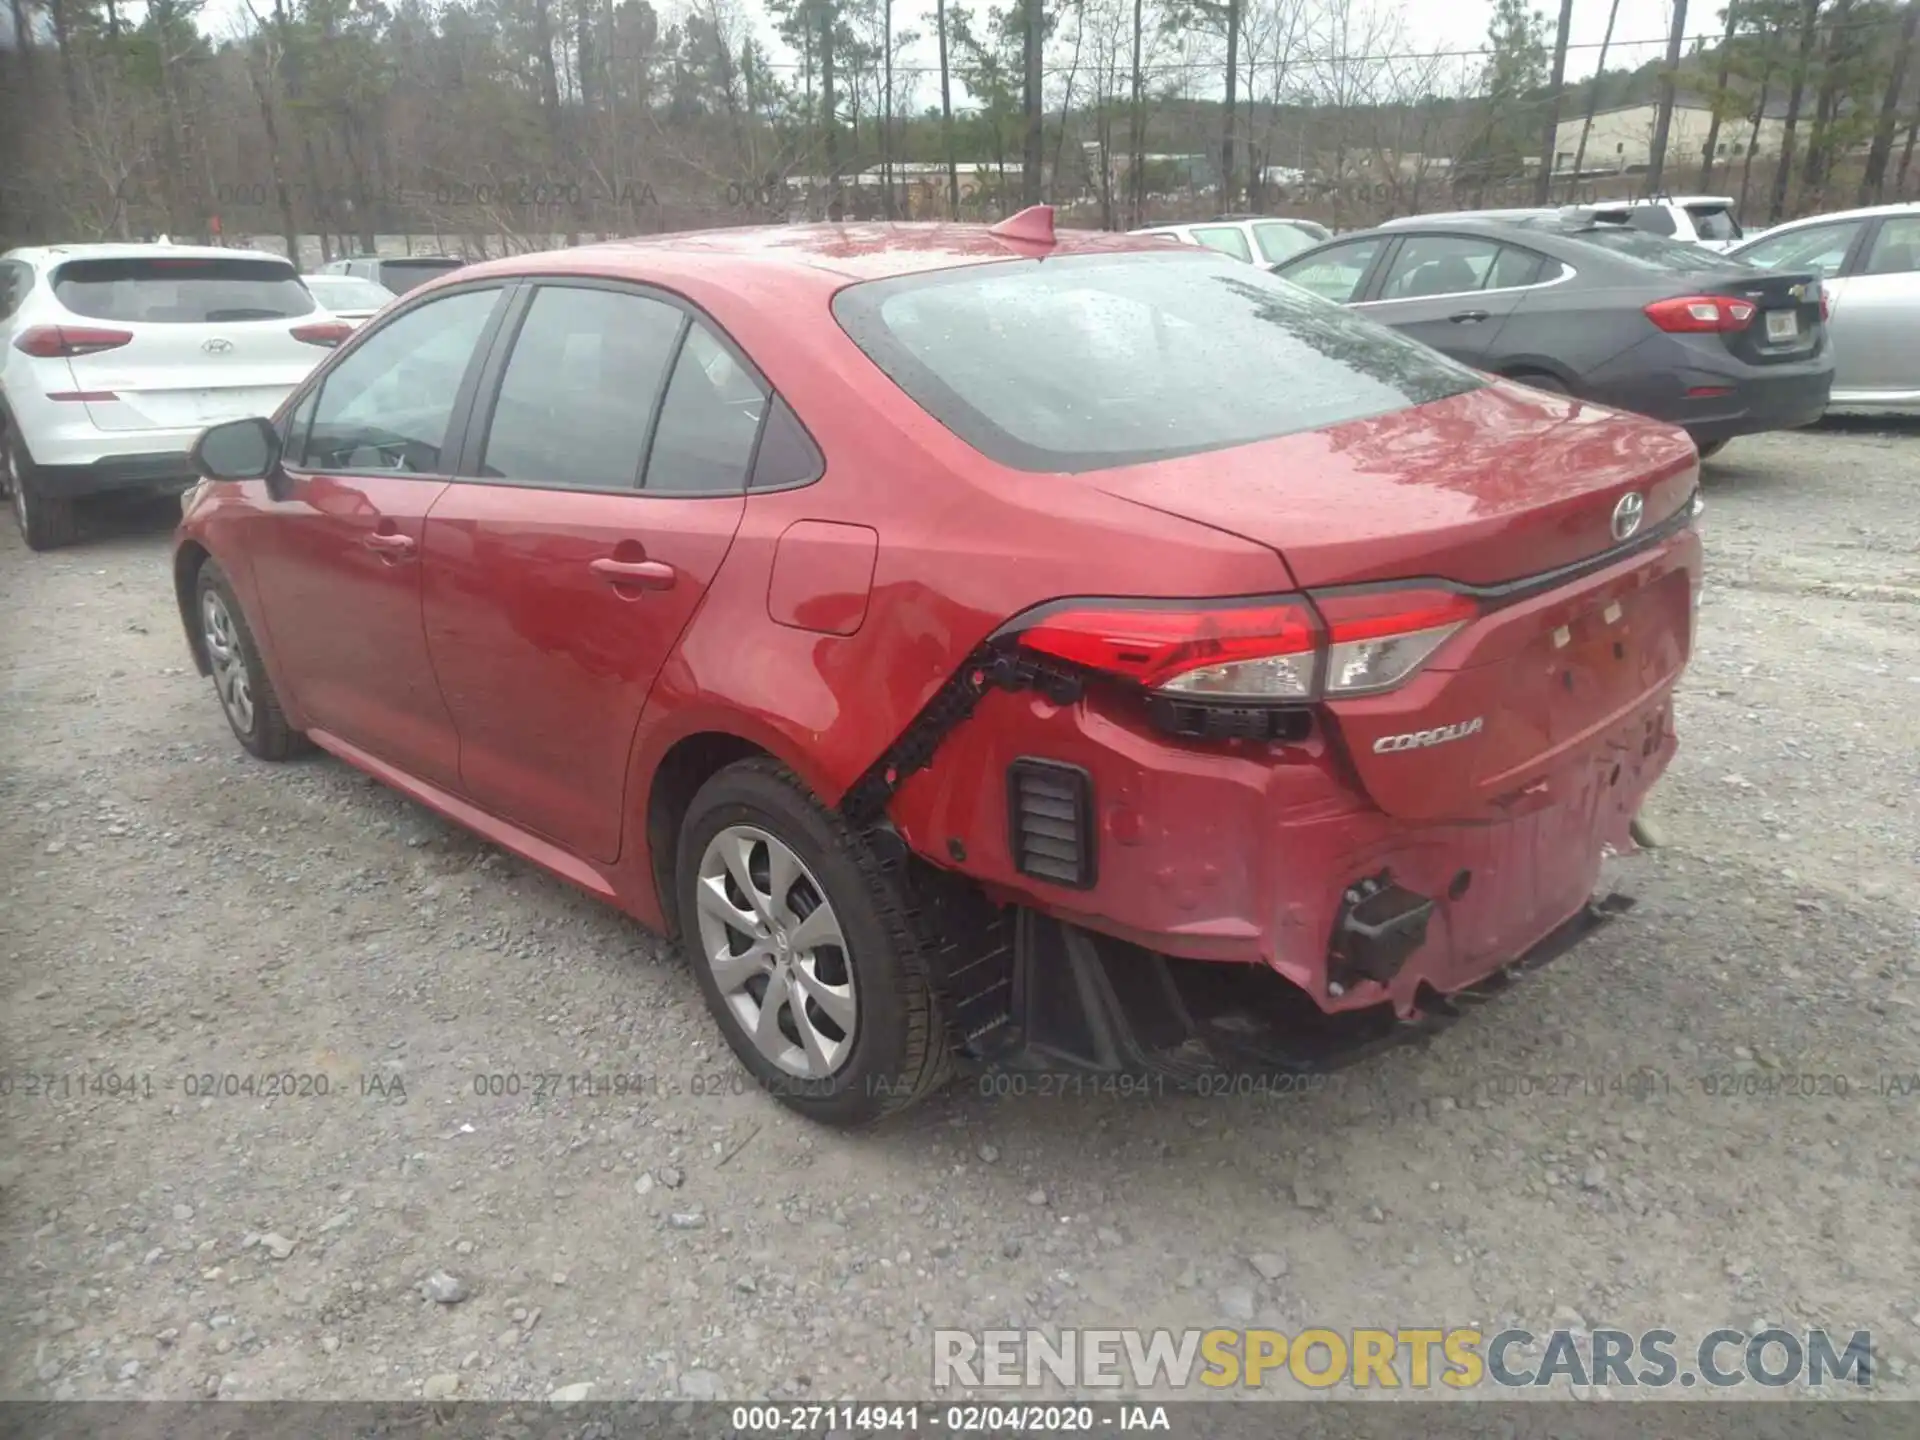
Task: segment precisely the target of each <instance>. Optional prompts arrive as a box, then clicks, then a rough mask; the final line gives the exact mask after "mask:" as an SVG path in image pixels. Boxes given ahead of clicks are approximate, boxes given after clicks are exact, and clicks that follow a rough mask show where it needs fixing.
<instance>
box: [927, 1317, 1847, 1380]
mask: <svg viewBox="0 0 1920 1440" xmlns="http://www.w3.org/2000/svg"><path fill="white" fill-rule="evenodd" d="M933 1383H934V1385H935V1386H936V1387H937V1388H945V1387H948V1386H960V1387H963V1388H966V1389H969V1390H972V1389H995V1388H1006V1389H1021V1388H1027V1387H1038V1386H1045V1385H1048V1384H1054V1385H1065V1386H1069V1387H1073V1388H1084V1389H1096V1390H1097V1389H1103V1388H1114V1389H1121V1388H1130V1389H1134V1390H1150V1389H1157V1388H1171V1389H1175V1390H1181V1389H1186V1388H1188V1387H1191V1386H1196V1385H1197V1386H1203V1387H1206V1388H1207V1389H1209V1390H1214V1391H1218V1390H1223V1389H1258V1388H1260V1387H1262V1386H1276V1385H1284V1384H1289V1383H1291V1384H1297V1385H1302V1386H1305V1387H1307V1388H1309V1389H1315V1390H1325V1389H1330V1388H1333V1387H1335V1386H1346V1387H1349V1388H1351V1389H1355V1390H1397V1389H1403V1388H1405V1389H1414V1390H1424V1389H1429V1388H1432V1387H1434V1386H1436V1385H1440V1386H1445V1387H1447V1388H1448V1389H1451V1390H1471V1389H1475V1388H1480V1387H1486V1386H1493V1387H1498V1388H1501V1389H1523V1388H1524V1389H1532V1388H1536V1387H1542V1386H1553V1385H1560V1384H1567V1385H1583V1386H1589V1385H1590V1386H1606V1387H1609V1388H1622V1389H1627V1388H1635V1389H1638V1388H1649V1389H1665V1388H1669V1387H1674V1388H1681V1389H1697V1388H1699V1387H1705V1388H1706V1389H1707V1390H1709V1391H1712V1390H1725V1389H1729V1388H1732V1387H1735V1386H1762V1387H1765V1388H1768V1389H1782V1388H1786V1387H1792V1386H1800V1387H1804V1388H1815V1387H1823V1386H1829V1385H1848V1386H1853V1387H1857V1388H1859V1389H1867V1388H1870V1387H1871V1386H1872V1384H1873V1340H1872V1336H1871V1334H1870V1333H1869V1332H1868V1331H1865V1330H1856V1331H1853V1332H1852V1333H1851V1334H1849V1335H1846V1336H1845V1337H1844V1339H1842V1338H1839V1337H1837V1336H1836V1335H1835V1334H1833V1333H1832V1332H1829V1331H1826V1330H1817V1329H1816V1330H1807V1331H1804V1332H1798V1331H1792V1330H1784V1329H1773V1330H1761V1331H1758V1332H1751V1333H1750V1332H1748V1331H1744V1330H1711V1331H1708V1332H1707V1333H1706V1334H1705V1335H1702V1336H1700V1337H1699V1339H1697V1340H1695V1341H1691V1342H1689V1341H1683V1340H1682V1339H1681V1337H1680V1336H1679V1335H1678V1334H1677V1333H1676V1332H1674V1331H1672V1330H1646V1331H1641V1332H1639V1333H1637V1334H1636V1333H1634V1332H1632V1331H1627V1330H1613V1329H1604V1328H1603V1329H1596V1330H1593V1331H1591V1332H1587V1331H1581V1330H1553V1331H1550V1332H1548V1333H1546V1334H1544V1335H1536V1334H1535V1333H1534V1332H1533V1331H1531V1330H1519V1329H1509V1330H1500V1331H1496V1332H1494V1333H1493V1334H1492V1335H1491V1336H1489V1335H1488V1334H1486V1333H1485V1332H1484V1331H1481V1330H1477V1329H1473V1328H1471V1327H1464V1326H1456V1327H1452V1328H1446V1329H1442V1328H1439V1327H1433V1328H1402V1329H1393V1330H1387V1329H1355V1330H1346V1331H1341V1330H1332V1329H1321V1328H1309V1329H1304V1330H1300V1331H1297V1332H1295V1333H1293V1334H1291V1335H1289V1334H1287V1333H1286V1332H1285V1331H1281V1330H1226V1329H1219V1330H1186V1331H1179V1332H1175V1331H1171V1330H1153V1331H1142V1330H1092V1329H1083V1330H1059V1331H1051V1332H1050V1331H1041V1330H984V1331H967V1330H936V1331H934V1332H933Z"/></svg>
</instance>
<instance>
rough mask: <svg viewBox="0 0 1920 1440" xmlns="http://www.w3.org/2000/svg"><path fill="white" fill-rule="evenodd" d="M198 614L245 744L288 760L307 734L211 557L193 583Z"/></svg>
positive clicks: (217, 689) (230, 716)
mask: <svg viewBox="0 0 1920 1440" xmlns="http://www.w3.org/2000/svg"><path fill="white" fill-rule="evenodd" d="M194 614H195V615H196V616H198V617H199V622H200V644H201V646H202V648H203V649H205V651H206V653H207V664H208V666H209V667H210V668H211V669H212V671H213V689H214V693H215V694H216V695H218V696H219V697H220V709H221V712H222V713H223V714H225V715H226V717H227V724H228V725H229V726H230V727H231V728H232V730H233V733H234V737H235V738H236V739H237V740H239V742H240V744H241V747H242V748H243V749H245V750H246V752H247V753H248V754H249V755H255V756H258V757H259V758H260V759H262V760H285V759H287V758H289V757H290V756H292V755H293V754H295V753H296V752H297V751H298V750H299V749H300V748H301V742H302V741H303V740H304V739H305V737H304V736H302V735H301V734H300V732H299V731H298V730H295V729H294V728H293V727H292V726H291V725H289V724H288V723H287V717H286V714H285V712H284V711H282V710H281V708H280V697H279V696H278V695H276V694H275V693H274V689H273V681H271V680H270V679H268V678H267V670H266V666H265V665H264V664H262V663H261V660H260V647H259V645H258V644H256V643H255V641H254V638H253V631H252V630H250V629H248V628H247V618H246V616H245V615H244V614H243V613H242V612H241V609H240V601H239V599H238V598H237V597H236V596H235V595H234V593H233V586H232V585H231V584H229V583H228V581H227V577H226V574H225V573H224V572H223V571H222V570H221V569H220V566H219V565H218V563H216V562H215V561H213V560H208V561H206V562H205V563H204V564H202V565H201V567H200V575H199V578H198V579H197V580H196V582H195V584H194Z"/></svg>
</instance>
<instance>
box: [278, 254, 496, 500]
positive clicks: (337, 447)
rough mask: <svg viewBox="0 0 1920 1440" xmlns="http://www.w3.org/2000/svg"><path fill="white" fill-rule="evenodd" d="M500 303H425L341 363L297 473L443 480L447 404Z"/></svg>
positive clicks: (474, 298)
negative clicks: (387, 474)
mask: <svg viewBox="0 0 1920 1440" xmlns="http://www.w3.org/2000/svg"><path fill="white" fill-rule="evenodd" d="M303 293H304V292H303ZM499 298H500V292H499V291H498V290H491V289H490V290H468V291H465V292H463V293H461V294H458V295H448V296H445V297H444V298H442V299H438V300H433V301H430V302H428V303H427V304H425V305H422V306H420V307H419V308H418V309H417V310H410V311H408V312H407V313H406V314H404V315H398V316H395V317H394V318H393V319H392V320H391V321H389V322H388V323H386V324H384V325H381V326H380V328H379V329H378V330H377V331H375V332H374V333H373V334H371V335H369V336H367V338H366V340H365V341H364V342H362V343H361V344H359V345H357V346H355V347H354V349H353V350H352V351H351V352H349V353H348V354H347V355H345V356H344V357H342V359H341V361H340V363H339V365H338V366H336V367H335V368H334V369H333V370H331V371H329V372H328V373H327V376H326V378H325V379H324V380H323V381H322V382H321V385H320V399H319V401H318V403H317V404H316V405H315V406H314V411H313V424H312V426H311V427H310V429H309V430H308V432H307V440H306V445H305V446H304V448H303V451H302V461H301V463H302V464H303V466H304V467H305V468H307V469H310V470H338V471H362V472H364V471H374V472H378V471H400V472H404V473H407V474H418V475H439V474H444V473H446V463H447V457H446V456H445V455H444V454H443V449H444V447H445V445H446V443H447V425H448V422H449V421H450V420H451V419H452V416H453V405H454V401H455V399H456V398H457V397H458V396H459V393H460V382H461V381H462V380H463V379H465V378H466V373H467V367H468V366H469V365H470V364H472V362H473V352H474V347H475V346H477V345H478V344H479V343H480V337H481V335H482V334H483V333H484V332H485V331H486V327H487V321H488V319H489V318H490V317H491V316H492V314H493V307H494V305H495V304H496V303H497V302H498V301H499Z"/></svg>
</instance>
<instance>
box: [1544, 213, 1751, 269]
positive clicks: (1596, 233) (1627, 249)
mask: <svg viewBox="0 0 1920 1440" xmlns="http://www.w3.org/2000/svg"><path fill="white" fill-rule="evenodd" d="M1528 228H1539V229H1543V230H1547V231H1549V232H1550V233H1553V234H1558V235H1563V236H1565V237H1566V238H1567V239H1569V240H1577V241H1579V242H1580V243H1582V244H1585V245H1598V246H1599V247H1600V248H1601V249H1602V250H1606V251H1609V252H1611V253H1612V254H1614V255H1618V256H1620V257H1622V258H1623V259H1626V260H1631V261H1634V262H1635V263H1637V264H1640V265H1644V266H1646V267H1647V268H1648V269H1650V270H1664V271H1676V272H1679V273H1681V274H1686V275H1696V274H1698V273H1700V272H1701V271H1703V270H1722V269H1726V268H1728V267H1733V268H1736V269H1742V270H1745V269H1751V268H1752V267H1751V266H1749V265H1747V264H1746V262H1745V261H1743V260H1734V259H1730V258H1728V257H1727V256H1725V255H1721V254H1719V253H1718V252H1716V251H1713V250H1702V249H1701V248H1700V247H1699V246H1698V245H1692V244H1689V243H1687V242H1686V241H1684V240H1669V239H1667V238H1666V237H1665V236H1661V235H1649V234H1647V232H1646V231H1644V230H1629V229H1628V228H1627V227H1626V226H1624V225H1613V224H1609V223H1606V222H1604V221H1603V222H1601V223H1599V224H1596V225H1588V226H1584V227H1573V228H1569V227H1566V226H1564V225H1557V224H1556V225H1542V226H1538V227H1528Z"/></svg>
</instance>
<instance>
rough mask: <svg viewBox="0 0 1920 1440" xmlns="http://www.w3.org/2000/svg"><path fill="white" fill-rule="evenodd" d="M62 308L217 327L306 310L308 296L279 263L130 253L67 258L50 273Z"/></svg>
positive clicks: (94, 315) (94, 316)
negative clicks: (134, 255) (85, 258)
mask: <svg viewBox="0 0 1920 1440" xmlns="http://www.w3.org/2000/svg"><path fill="white" fill-rule="evenodd" d="M53 293H54V295H55V297H57V298H58V299H59V301H60V303H61V304H62V305H64V306H65V307H66V308H67V309H69V310H71V311H72V312H73V313H74V314H76V315H84V316H85V317H86V318H87V319H89V320H120V321H133V322H140V323H144V324H149V325H164V324H177V325H217V324H225V323H231V322H234V321H239V320H283V319H291V318H292V317H293V316H296V315H311V314H312V313H313V311H314V308H315V307H314V303H313V296H311V295H309V294H308V293H307V287H306V286H304V285H302V284H301V283H300V277H299V276H298V275H296V274H294V271H293V266H291V265H289V264H287V263H286V261H284V260H247V259H238V258H236V259H227V258H225V257H208V258H200V257H188V256H172V255H157V256H146V255H142V256H137V257H122V258H119V259H113V260H105V259H103V260H69V261H68V262H67V263H66V264H64V265H62V266H61V267H60V268H59V269H58V270H56V271H54V272H53Z"/></svg>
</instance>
